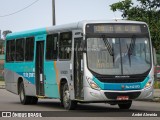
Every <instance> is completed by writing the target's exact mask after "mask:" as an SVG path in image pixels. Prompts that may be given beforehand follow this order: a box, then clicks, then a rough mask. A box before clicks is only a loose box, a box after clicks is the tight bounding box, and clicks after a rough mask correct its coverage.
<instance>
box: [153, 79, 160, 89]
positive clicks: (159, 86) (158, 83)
mask: <svg viewBox="0 0 160 120" xmlns="http://www.w3.org/2000/svg"><path fill="white" fill-rule="evenodd" d="M154 89H160V81H155V82H154Z"/></svg>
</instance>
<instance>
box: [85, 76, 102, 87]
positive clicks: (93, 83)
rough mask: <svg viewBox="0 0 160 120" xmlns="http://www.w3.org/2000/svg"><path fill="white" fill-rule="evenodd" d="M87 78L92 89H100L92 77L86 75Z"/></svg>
mask: <svg viewBox="0 0 160 120" xmlns="http://www.w3.org/2000/svg"><path fill="white" fill-rule="evenodd" d="M86 79H87V81H88V83H89V85H90V86H91V88H92V89H95V90H100V88H99V86H98V85H97V84H96V83H95V82H94V81H93V80H92V79H91V78H90V77H86Z"/></svg>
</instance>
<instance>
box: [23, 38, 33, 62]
mask: <svg viewBox="0 0 160 120" xmlns="http://www.w3.org/2000/svg"><path fill="white" fill-rule="evenodd" d="M33 58H34V38H33V37H30V38H26V44H25V61H33Z"/></svg>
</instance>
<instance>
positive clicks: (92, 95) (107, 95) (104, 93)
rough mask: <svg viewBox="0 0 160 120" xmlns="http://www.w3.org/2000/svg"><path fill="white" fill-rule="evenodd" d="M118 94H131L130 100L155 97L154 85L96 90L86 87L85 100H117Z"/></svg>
mask: <svg viewBox="0 0 160 120" xmlns="http://www.w3.org/2000/svg"><path fill="white" fill-rule="evenodd" d="M118 96H129V99H130V100H148V99H153V87H150V88H146V89H142V90H127V91H116V90H114V91H113V90H112V91H111V90H95V89H92V88H90V87H84V101H86V102H87V101H88V102H89V101H92V102H96V101H97V102H98V101H99V102H107V101H115V100H117V97H118Z"/></svg>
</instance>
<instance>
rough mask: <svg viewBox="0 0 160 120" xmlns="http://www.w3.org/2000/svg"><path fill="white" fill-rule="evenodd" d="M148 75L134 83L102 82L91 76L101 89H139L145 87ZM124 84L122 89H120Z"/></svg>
mask: <svg viewBox="0 0 160 120" xmlns="http://www.w3.org/2000/svg"><path fill="white" fill-rule="evenodd" d="M149 79H150V78H149V76H147V77H146V78H145V80H144V81H143V82H136V83H103V82H100V81H99V80H98V79H97V78H95V77H94V78H93V81H94V82H95V83H96V84H97V85H98V86H99V87H100V88H101V89H102V90H141V89H143V88H144V87H145V85H146V83H147V82H148V80H149ZM122 86H124V89H122Z"/></svg>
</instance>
